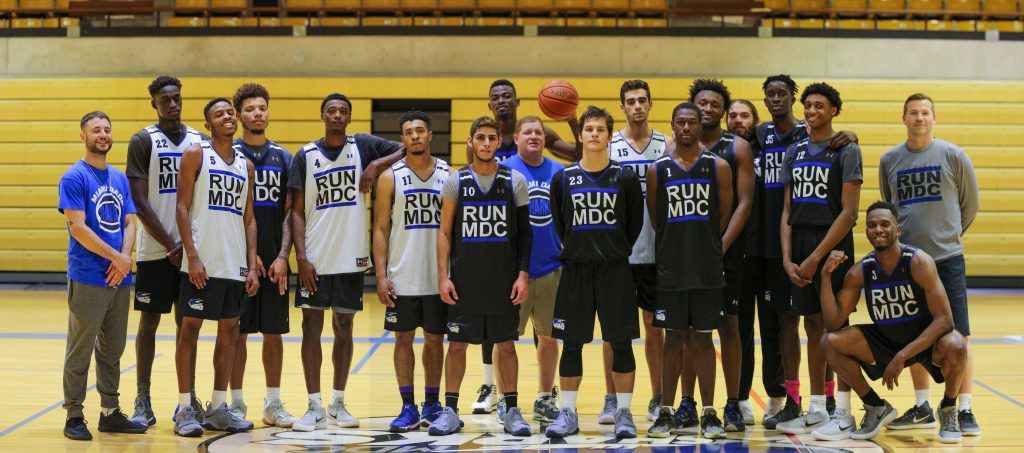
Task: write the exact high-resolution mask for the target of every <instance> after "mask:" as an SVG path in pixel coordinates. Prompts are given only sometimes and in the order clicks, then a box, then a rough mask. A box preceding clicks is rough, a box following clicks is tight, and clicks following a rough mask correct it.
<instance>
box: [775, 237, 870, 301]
mask: <svg viewBox="0 0 1024 453" xmlns="http://www.w3.org/2000/svg"><path fill="white" fill-rule="evenodd" d="M827 233H828V227H813V228H801V227H793V235H792V240H791V241H790V242H791V248H792V250H791V252H792V256H793V263H794V264H796V265H797V266H799V265H800V263H802V262H803V261H804V260H805V259H807V257H809V256H811V253H814V249H815V248H817V247H818V244H821V241H823V240H824V239H825V234H827ZM835 248H836V249H837V250H842V251H843V252H845V253H846V256H848V257H850V258H849V259H847V260H846V261H845V262H844V263H842V264H840V265H839V267H837V268H836V270H834V271H832V292H833V294H839V290H841V289H843V280H844V279H846V271H848V270H850V267H851V266H853V263H854V262H856V259H854V258H853V233H847V234H846V236H845V237H844V238H843V239H842V240H840V241H839V245H837V246H836V247H835ZM825 261H826V260H825V259H822V260H821V262H819V263H818V269H817V270H815V271H814V277H812V278H811V284H809V285H807V286H804V287H803V288H800V287H797V286H796V285H792V282H790V283H791V290H792V291H793V302H792V303H793V311H795V312H797V313H798V314H799V315H801V316H807V315H815V314H818V313H821V269H822V267H824V266H825ZM783 275H786V274H785V271H783ZM786 278H787V279H788V278H789V277H788V276H787V277H786Z"/></svg>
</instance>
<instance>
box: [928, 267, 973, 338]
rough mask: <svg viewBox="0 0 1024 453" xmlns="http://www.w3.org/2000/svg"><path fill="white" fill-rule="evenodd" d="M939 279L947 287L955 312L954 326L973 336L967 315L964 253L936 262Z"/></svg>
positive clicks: (951, 305)
mask: <svg viewBox="0 0 1024 453" xmlns="http://www.w3.org/2000/svg"><path fill="white" fill-rule="evenodd" d="M935 271H936V272H938V274H939V281H941V282H942V287H943V288H945V289H946V297H947V298H948V299H949V309H950V310H951V311H952V312H953V327H954V328H956V330H957V332H960V335H963V336H965V337H969V336H971V321H970V318H969V317H968V316H967V268H966V264H965V263H964V256H963V255H956V256H952V257H949V258H946V259H944V260H942V261H936V262H935Z"/></svg>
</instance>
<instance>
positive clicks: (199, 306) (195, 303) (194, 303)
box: [188, 299, 203, 311]
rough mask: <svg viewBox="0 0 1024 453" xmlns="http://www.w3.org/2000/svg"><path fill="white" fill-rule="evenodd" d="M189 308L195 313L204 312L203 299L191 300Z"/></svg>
mask: <svg viewBox="0 0 1024 453" xmlns="http://www.w3.org/2000/svg"><path fill="white" fill-rule="evenodd" d="M188 308H191V309H193V310H195V311H203V299H189V300H188Z"/></svg>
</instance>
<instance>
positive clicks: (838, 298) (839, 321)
mask: <svg viewBox="0 0 1024 453" xmlns="http://www.w3.org/2000/svg"><path fill="white" fill-rule="evenodd" d="M848 259H850V257H848V256H846V254H845V253H843V252H842V251H840V250H833V251H832V253H830V254H829V256H828V261H826V262H825V265H824V266H823V267H822V269H821V320H822V321H823V322H824V323H825V330H826V331H828V332H834V331H837V330H839V329H842V328H843V324H846V320H847V319H848V318H849V317H850V313H853V310H854V309H855V308H857V301H859V300H860V290H861V288H863V287H864V274H863V273H861V268H860V266H857V265H854V266H853V267H851V268H850V270H849V271H847V272H846V277H844V278H843V288H842V289H840V290H839V294H838V295H836V293H835V292H833V290H832V272H833V271H835V270H836V268H837V267H839V265H840V264H842V263H843V262H844V261H846V260H848Z"/></svg>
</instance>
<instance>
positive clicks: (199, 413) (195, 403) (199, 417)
mask: <svg viewBox="0 0 1024 453" xmlns="http://www.w3.org/2000/svg"><path fill="white" fill-rule="evenodd" d="M179 410H181V405H180V404H179V405H177V406H174V414H173V415H171V421H172V422H175V423H177V421H178V418H177V417H178V411H179ZM192 410H193V411H195V413H196V421H198V422H199V423H203V412H204V411H203V403H202V402H200V401H199V398H197V397H196V394H195V393H193V394H192ZM154 420H155V419H154Z"/></svg>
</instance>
